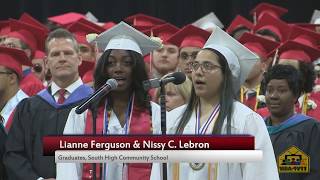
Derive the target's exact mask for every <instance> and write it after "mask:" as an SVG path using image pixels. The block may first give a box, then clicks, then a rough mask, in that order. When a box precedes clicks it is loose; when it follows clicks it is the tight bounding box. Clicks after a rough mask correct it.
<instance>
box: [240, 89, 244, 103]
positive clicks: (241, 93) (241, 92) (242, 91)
mask: <svg viewBox="0 0 320 180" xmlns="http://www.w3.org/2000/svg"><path fill="white" fill-rule="evenodd" d="M243 93H244V88H243V86H241V87H240V102H241V103H243Z"/></svg>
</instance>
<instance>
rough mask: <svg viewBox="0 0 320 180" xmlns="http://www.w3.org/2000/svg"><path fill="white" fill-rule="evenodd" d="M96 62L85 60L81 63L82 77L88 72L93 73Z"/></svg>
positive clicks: (80, 73)
mask: <svg viewBox="0 0 320 180" xmlns="http://www.w3.org/2000/svg"><path fill="white" fill-rule="evenodd" d="M94 66H95V61H85V60H83V61H82V62H81V65H80V66H79V75H80V77H83V75H84V74H86V72H88V71H91V70H93V69H94Z"/></svg>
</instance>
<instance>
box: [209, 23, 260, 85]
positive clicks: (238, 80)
mask: <svg viewBox="0 0 320 180" xmlns="http://www.w3.org/2000/svg"><path fill="white" fill-rule="evenodd" d="M203 48H210V49H214V50H216V51H218V52H220V53H221V54H222V55H223V56H224V57H225V58H226V60H227V63H228V65H229V68H230V70H231V73H232V76H233V77H234V81H233V84H234V87H235V90H236V91H238V90H239V88H240V85H241V84H243V83H244V81H245V80H246V78H247V76H248V74H249V72H250V71H251V69H252V67H253V65H254V64H255V63H256V62H257V61H258V60H259V57H258V56H257V55H256V54H254V53H253V52H251V51H250V50H249V49H248V48H246V47H245V46H243V45H242V44H241V43H240V42H238V41H237V40H235V39H234V38H233V37H231V36H230V35H229V34H227V33H226V32H224V31H223V30H222V29H220V28H219V27H218V26H216V27H215V28H214V30H213V32H212V34H211V35H210V37H209V39H208V41H207V42H206V44H205V45H204V47H203Z"/></svg>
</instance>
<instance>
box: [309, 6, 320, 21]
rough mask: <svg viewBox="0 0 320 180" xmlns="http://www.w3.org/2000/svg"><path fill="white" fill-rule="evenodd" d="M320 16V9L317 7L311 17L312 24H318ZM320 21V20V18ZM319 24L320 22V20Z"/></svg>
mask: <svg viewBox="0 0 320 180" xmlns="http://www.w3.org/2000/svg"><path fill="white" fill-rule="evenodd" d="M319 18H320V10H318V9H315V10H314V11H313V14H312V17H311V19H310V23H311V24H316V22H315V21H316V20H317V19H319ZM319 21H320V20H319ZM319 24H320V22H319Z"/></svg>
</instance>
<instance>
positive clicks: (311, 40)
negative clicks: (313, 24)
mask: <svg viewBox="0 0 320 180" xmlns="http://www.w3.org/2000/svg"><path fill="white" fill-rule="evenodd" d="M288 39H289V40H292V41H296V42H298V43H301V44H304V45H306V46H310V47H313V48H317V46H318V45H319V42H320V34H318V33H316V32H314V31H310V30H307V29H304V28H301V27H299V26H295V25H293V26H291V32H290V34H289V37H288Z"/></svg>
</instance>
